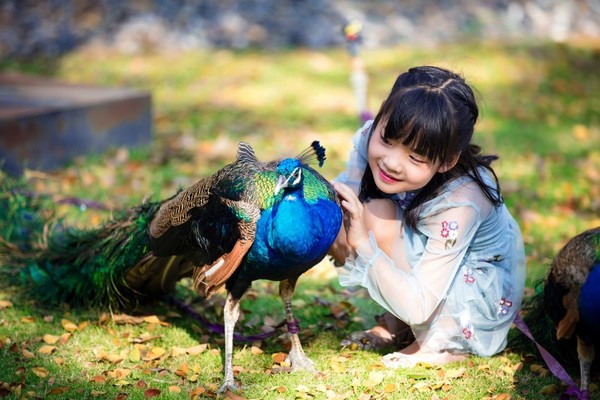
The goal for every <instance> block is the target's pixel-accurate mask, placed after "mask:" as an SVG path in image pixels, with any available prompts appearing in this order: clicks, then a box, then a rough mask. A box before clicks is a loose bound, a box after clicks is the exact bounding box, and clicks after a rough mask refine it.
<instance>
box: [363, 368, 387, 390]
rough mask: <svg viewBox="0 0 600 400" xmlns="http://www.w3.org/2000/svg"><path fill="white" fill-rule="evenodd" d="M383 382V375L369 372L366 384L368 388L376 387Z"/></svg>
mask: <svg viewBox="0 0 600 400" xmlns="http://www.w3.org/2000/svg"><path fill="white" fill-rule="evenodd" d="M382 381H383V373H381V372H377V371H371V372H369V378H368V379H367V380H366V381H365V382H364V385H365V386H366V387H368V388H372V387H375V386H377V385H379V384H380V383H381V382H382Z"/></svg>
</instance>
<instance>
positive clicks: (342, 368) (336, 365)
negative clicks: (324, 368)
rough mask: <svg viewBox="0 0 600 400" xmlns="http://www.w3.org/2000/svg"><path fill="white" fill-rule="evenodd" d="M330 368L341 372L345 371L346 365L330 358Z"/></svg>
mask: <svg viewBox="0 0 600 400" xmlns="http://www.w3.org/2000/svg"><path fill="white" fill-rule="evenodd" d="M331 369H332V370H334V371H335V372H339V373H342V374H343V373H345V372H346V367H345V366H344V364H340V363H339V362H337V361H334V360H331Z"/></svg>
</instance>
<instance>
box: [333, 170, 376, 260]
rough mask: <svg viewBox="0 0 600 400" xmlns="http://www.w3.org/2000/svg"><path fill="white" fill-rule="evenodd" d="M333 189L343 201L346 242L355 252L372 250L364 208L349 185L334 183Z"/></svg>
mask: <svg viewBox="0 0 600 400" xmlns="http://www.w3.org/2000/svg"><path fill="white" fill-rule="evenodd" d="M333 188H334V189H335V191H336V192H337V193H338V195H339V197H340V199H341V200H342V207H343V208H344V209H345V210H346V212H344V227H345V229H346V241H347V242H348V245H349V246H351V247H352V248H353V249H354V250H355V251H357V252H359V253H364V252H365V251H367V252H368V251H369V250H370V247H371V246H370V243H369V233H368V229H367V226H366V224H365V219H364V207H363V204H362V203H361V202H360V200H359V199H358V197H357V196H356V194H354V191H352V189H350V187H349V186H348V185H345V184H343V183H340V182H333Z"/></svg>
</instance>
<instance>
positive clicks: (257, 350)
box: [250, 346, 264, 356]
mask: <svg viewBox="0 0 600 400" xmlns="http://www.w3.org/2000/svg"><path fill="white" fill-rule="evenodd" d="M250 352H251V353H252V354H253V355H255V356H258V355H261V354H263V353H264V351H263V350H262V349H261V348H260V347H257V346H252V347H251V348H250Z"/></svg>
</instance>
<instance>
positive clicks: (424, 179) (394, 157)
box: [367, 123, 458, 194]
mask: <svg viewBox="0 0 600 400" xmlns="http://www.w3.org/2000/svg"><path fill="white" fill-rule="evenodd" d="M384 128H385V124H384V123H379V124H378V126H377V127H376V128H375V131H374V132H373V134H372V135H371V139H370V141H369V149H368V153H367V156H368V161H369V166H370V167H371V171H372V172H373V179H374V180H375V184H376V185H377V188H379V190H381V191H382V192H383V193H386V194H394V193H400V192H408V191H413V190H417V189H421V188H423V187H424V186H425V185H427V183H428V182H429V181H430V180H431V178H433V176H434V175H435V174H436V173H437V172H446V171H447V170H449V169H450V168H452V167H453V166H454V165H455V164H456V162H453V163H451V164H446V165H444V166H442V165H441V164H440V163H439V162H436V163H433V162H431V161H430V160H428V159H427V158H425V157H424V156H422V155H420V154H417V153H415V152H414V151H412V149H410V148H409V147H407V146H406V145H404V144H402V142H401V141H399V140H393V141H389V140H387V139H385V138H384V137H383V133H384ZM456 161H458V157H457V158H456Z"/></svg>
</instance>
